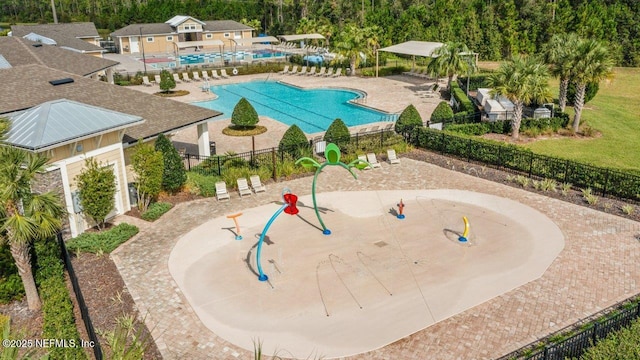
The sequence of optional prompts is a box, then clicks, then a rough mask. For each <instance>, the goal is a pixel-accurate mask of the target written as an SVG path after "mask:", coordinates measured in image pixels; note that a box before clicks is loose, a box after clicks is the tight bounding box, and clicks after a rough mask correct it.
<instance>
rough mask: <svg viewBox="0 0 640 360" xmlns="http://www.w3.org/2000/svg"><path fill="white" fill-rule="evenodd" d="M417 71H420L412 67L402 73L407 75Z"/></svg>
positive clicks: (412, 74)
mask: <svg viewBox="0 0 640 360" xmlns="http://www.w3.org/2000/svg"><path fill="white" fill-rule="evenodd" d="M418 71H420V69H418V68H412V69H411V70H409V71H405V72H403V73H402V75H409V76H414V75H415V74H416V73H417V72H418Z"/></svg>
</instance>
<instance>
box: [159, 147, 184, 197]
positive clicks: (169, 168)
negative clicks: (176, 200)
mask: <svg viewBox="0 0 640 360" xmlns="http://www.w3.org/2000/svg"><path fill="white" fill-rule="evenodd" d="M155 149H156V151H160V152H161V153H162V159H163V162H164V170H163V172H162V189H164V190H166V191H168V192H171V193H175V192H177V191H178V190H180V189H181V188H182V186H183V185H184V183H185V181H187V173H186V170H185V168H184V162H182V158H181V157H180V154H178V150H177V149H176V148H175V147H174V146H173V144H171V141H169V139H167V137H166V136H164V134H160V135H158V139H157V140H156V145H155Z"/></svg>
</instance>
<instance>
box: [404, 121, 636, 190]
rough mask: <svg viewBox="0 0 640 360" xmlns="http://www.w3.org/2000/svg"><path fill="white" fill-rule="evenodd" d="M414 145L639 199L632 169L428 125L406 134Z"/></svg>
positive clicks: (543, 177)
mask: <svg viewBox="0 0 640 360" xmlns="http://www.w3.org/2000/svg"><path fill="white" fill-rule="evenodd" d="M405 139H406V140H407V141H408V142H409V143H411V144H413V145H414V146H417V147H421V148H424V149H430V150H434V151H437V152H440V153H442V154H448V155H453V156H455V157H458V158H461V159H464V160H466V161H476V162H480V163H484V164H487V165H490V166H494V167H496V168H497V169H504V170H507V171H511V172H514V173H519V174H523V175H526V176H528V177H531V178H538V179H545V178H548V179H554V180H556V181H559V182H562V183H570V184H572V185H573V186H576V187H579V188H583V189H586V188H591V189H592V190H593V191H594V194H597V195H601V196H608V197H613V198H620V199H624V200H635V201H638V200H639V197H640V176H638V175H635V174H631V173H628V172H624V171H620V170H614V169H608V168H603V167H598V166H594V165H589V164H584V163H580V162H577V161H572V160H566V159H560V158H555V157H552V156H546V155H540V154H535V153H533V152H532V151H530V150H528V149H524V148H521V147H518V146H515V145H508V144H496V143H492V142H488V141H483V140H476V139H472V138H468V137H463V136H458V135H453V134H448V133H444V132H441V131H437V130H433V129H428V128H415V129H413V130H412V131H411V132H410V133H407V134H405Z"/></svg>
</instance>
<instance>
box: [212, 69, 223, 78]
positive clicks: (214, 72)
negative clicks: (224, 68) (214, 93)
mask: <svg viewBox="0 0 640 360" xmlns="http://www.w3.org/2000/svg"><path fill="white" fill-rule="evenodd" d="M211 77H212V78H213V79H214V80H220V79H222V78H221V77H220V75H218V70H215V69H214V70H211Z"/></svg>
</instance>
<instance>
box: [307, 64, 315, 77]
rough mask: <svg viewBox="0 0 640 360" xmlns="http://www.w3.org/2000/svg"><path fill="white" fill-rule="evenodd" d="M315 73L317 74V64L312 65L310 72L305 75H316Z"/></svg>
mask: <svg viewBox="0 0 640 360" xmlns="http://www.w3.org/2000/svg"><path fill="white" fill-rule="evenodd" d="M315 74H316V67H315V66H312V67H311V70H309V72H308V73H306V74H305V75H307V76H313V75H315Z"/></svg>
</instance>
